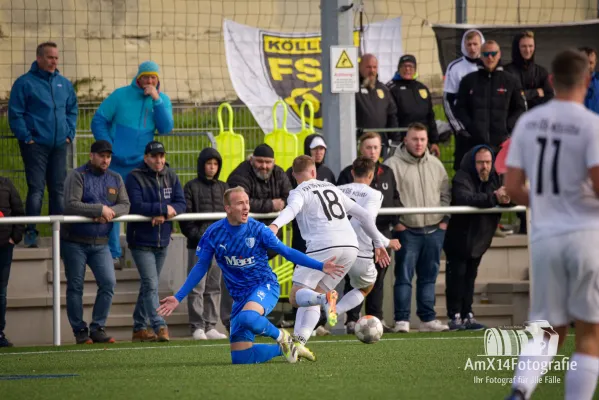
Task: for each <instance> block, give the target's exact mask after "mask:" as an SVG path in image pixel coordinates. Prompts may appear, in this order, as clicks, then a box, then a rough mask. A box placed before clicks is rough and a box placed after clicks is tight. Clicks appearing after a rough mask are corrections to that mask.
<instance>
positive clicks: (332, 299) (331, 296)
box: [324, 290, 339, 326]
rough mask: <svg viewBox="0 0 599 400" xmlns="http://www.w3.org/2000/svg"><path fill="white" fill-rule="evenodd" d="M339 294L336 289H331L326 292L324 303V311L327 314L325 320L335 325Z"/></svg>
mask: <svg viewBox="0 0 599 400" xmlns="http://www.w3.org/2000/svg"><path fill="white" fill-rule="evenodd" d="M338 298H339V295H338V294H337V291H336V290H331V291H330V292H327V297H326V299H327V302H326V303H325V305H324V312H325V313H326V315H327V321H328V322H329V325H331V326H335V325H337V299H338Z"/></svg>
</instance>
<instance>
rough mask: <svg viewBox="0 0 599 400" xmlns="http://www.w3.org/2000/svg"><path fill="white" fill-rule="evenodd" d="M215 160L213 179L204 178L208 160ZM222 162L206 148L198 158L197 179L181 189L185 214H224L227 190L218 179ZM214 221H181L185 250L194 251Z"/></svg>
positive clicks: (214, 153) (212, 151)
mask: <svg viewBox="0 0 599 400" xmlns="http://www.w3.org/2000/svg"><path fill="white" fill-rule="evenodd" d="M211 159H215V160H216V161H217V162H218V171H217V172H216V175H215V176H214V179H208V178H206V172H205V165H206V162H207V161H208V160H211ZM222 164H223V160H222V158H221V155H220V153H219V152H218V151H217V150H216V149H213V148H212V147H207V148H205V149H204V150H202V151H201V152H200V155H199V156H198V177H197V178H195V179H193V180H191V181H189V182H187V183H186V184H185V187H184V188H183V193H184V194H185V202H186V204H187V208H186V209H185V212H186V213H211V212H224V211H225V204H224V199H223V197H224V195H225V191H226V190H227V189H228V188H229V185H227V184H226V183H225V182H223V181H219V180H218V177H219V175H220V171H221V169H222ZM213 223H214V221H181V222H179V225H180V226H181V232H183V235H185V237H186V238H187V248H188V249H195V248H196V247H197V246H198V243H199V241H200V238H201V237H202V235H203V234H204V232H206V229H208V227H209V226H210V225H212V224H213Z"/></svg>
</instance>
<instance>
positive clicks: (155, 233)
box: [125, 162, 186, 247]
mask: <svg viewBox="0 0 599 400" xmlns="http://www.w3.org/2000/svg"><path fill="white" fill-rule="evenodd" d="M125 188H126V189H127V193H128V194H129V200H130V202H131V208H130V213H131V214H139V215H144V216H147V217H159V216H164V217H166V216H167V213H168V209H167V206H168V205H170V206H171V207H173V208H174V209H175V211H176V212H177V215H180V214H183V213H184V212H185V207H186V204H185V196H184V195H183V189H182V188H181V182H180V181H179V177H178V176H177V174H175V172H174V171H173V170H172V169H170V168H169V166H168V164H167V165H165V166H164V168H163V169H162V171H160V172H155V171H154V170H152V169H151V168H150V167H149V166H148V165H147V164H146V163H145V162H143V163H142V164H141V165H139V166H138V167H137V168H135V169H134V170H133V171H131V173H130V174H129V175H128V176H127V179H126V180H125ZM172 227H173V223H172V222H171V221H165V222H164V223H163V224H161V225H156V226H152V223H151V222H128V223H127V243H128V244H129V247H167V246H168V245H169V244H170V241H171V231H172Z"/></svg>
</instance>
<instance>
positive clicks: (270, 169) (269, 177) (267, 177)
mask: <svg viewBox="0 0 599 400" xmlns="http://www.w3.org/2000/svg"><path fill="white" fill-rule="evenodd" d="M227 183H228V184H229V187H232V188H233V187H236V186H241V187H243V188H244V189H245V191H246V193H247V194H248V196H249V197H250V212H252V213H259V214H263V213H271V212H276V211H281V210H282V209H283V208H285V206H286V204H287V197H289V192H290V191H291V182H290V181H289V178H288V177H287V175H286V174H285V171H284V170H283V168H281V167H279V166H278V165H276V164H275V152H274V150H273V149H272V147H270V146H269V145H267V144H265V143H262V144H260V145H258V146H257V147H256V148H255V149H254V152H253V154H252V156H251V157H250V159H249V160H247V161H244V162H242V163H241V164H239V165H238V166H237V168H235V169H234V170H233V172H231V174H230V175H229V178H228V179H227ZM260 221H261V222H264V223H265V224H266V225H269V224H270V223H271V222H272V221H273V220H263V219H261V220H260ZM278 236H279V238H282V230H281V231H279V235H278ZM275 256H276V253H274V252H272V251H269V258H272V257H275Z"/></svg>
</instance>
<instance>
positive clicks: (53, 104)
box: [8, 42, 78, 247]
mask: <svg viewBox="0 0 599 400" xmlns="http://www.w3.org/2000/svg"><path fill="white" fill-rule="evenodd" d="M57 65H58V47H57V45H56V43H52V42H45V43H42V44H40V45H39V46H37V51H36V61H34V62H33V64H31V69H30V70H29V72H27V73H26V74H25V75H22V76H20V77H19V78H18V79H17V80H16V81H15V83H14V85H13V87H12V90H11V92H10V99H9V101H8V123H9V125H10V129H11V131H12V132H13V134H14V135H15V137H16V138H17V139H18V140H19V148H20V150H21V157H22V158H23V164H24V167H25V177H26V179H27V199H26V201H25V213H26V214H27V216H39V215H40V214H41V212H42V201H43V199H44V189H45V187H46V184H47V185H48V194H49V197H50V209H49V212H50V215H60V214H62V213H63V203H64V200H63V195H64V180H65V178H66V175H67V146H68V143H71V142H72V141H73V139H74V138H75V129H76V126H77V114H78V107H77V95H76V93H75V90H74V89H73V85H72V84H71V82H70V81H69V80H68V79H67V78H65V77H64V76H62V75H60V72H59V71H58V69H57V68H56V67H57ZM37 236H38V231H37V230H36V229H35V224H29V225H28V226H27V229H26V231H25V246H26V247H37Z"/></svg>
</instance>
